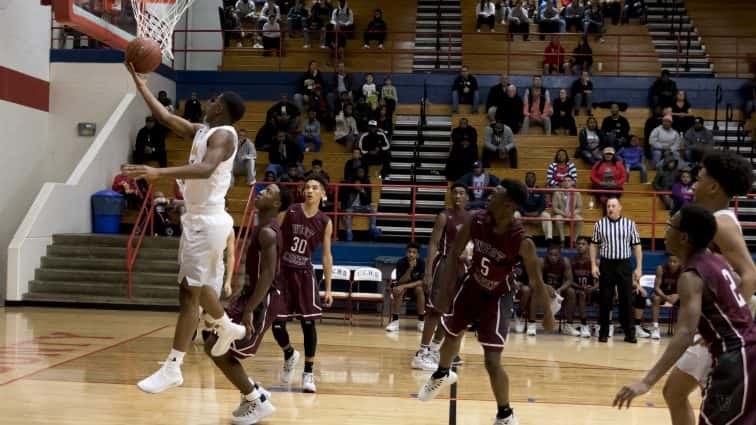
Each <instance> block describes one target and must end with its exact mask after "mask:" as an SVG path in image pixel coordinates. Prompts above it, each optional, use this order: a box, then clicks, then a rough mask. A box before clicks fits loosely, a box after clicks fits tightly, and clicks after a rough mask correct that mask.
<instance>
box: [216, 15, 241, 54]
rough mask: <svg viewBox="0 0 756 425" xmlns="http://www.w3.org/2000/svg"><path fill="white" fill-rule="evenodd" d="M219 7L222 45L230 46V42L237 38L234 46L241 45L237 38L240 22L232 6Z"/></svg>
mask: <svg viewBox="0 0 756 425" xmlns="http://www.w3.org/2000/svg"><path fill="white" fill-rule="evenodd" d="M218 9H220V15H221V29H222V30H223V47H231V42H232V41H233V40H237V42H236V47H242V43H241V40H239V35H240V34H239V30H241V24H240V22H239V18H237V17H236V13H234V8H233V7H226V8H221V7H219V8H218Z"/></svg>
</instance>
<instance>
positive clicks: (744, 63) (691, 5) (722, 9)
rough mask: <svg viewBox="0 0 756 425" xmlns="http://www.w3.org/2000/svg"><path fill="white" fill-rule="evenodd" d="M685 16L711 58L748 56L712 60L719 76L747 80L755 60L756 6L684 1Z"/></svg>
mask: <svg viewBox="0 0 756 425" xmlns="http://www.w3.org/2000/svg"><path fill="white" fill-rule="evenodd" d="M685 8H686V9H687V11H688V15H689V16H690V18H691V19H692V20H693V21H694V23H695V25H696V29H697V30H698V33H699V35H700V36H701V39H702V43H703V44H705V45H706V53H708V54H709V55H710V56H733V57H734V56H747V57H750V58H751V59H750V60H743V59H729V58H719V57H711V62H712V63H713V64H714V72H715V73H716V75H717V76H718V77H735V76H738V77H741V78H742V77H746V78H747V77H750V76H751V73H752V72H753V70H752V69H750V68H749V64H750V63H753V62H754V61H756V38H738V39H733V38H718V37H717V36H724V37H732V36H737V37H756V27H755V26H754V25H753V23H754V21H756V4H754V3H752V2H748V1H738V2H732V3H729V4H723V3H718V2H711V1H708V0H685Z"/></svg>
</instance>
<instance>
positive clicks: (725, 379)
mask: <svg viewBox="0 0 756 425" xmlns="http://www.w3.org/2000/svg"><path fill="white" fill-rule="evenodd" d="M755 406H756V345H752V346H747V347H743V348H741V349H740V350H736V351H728V352H726V353H722V354H721V355H720V356H719V357H718V358H717V359H716V360H714V367H713V369H712V371H711V375H709V380H708V384H707V385H706V388H705V390H704V399H703V402H702V403H701V418H700V422H699V423H702V424H729V425H753V424H756V407H755Z"/></svg>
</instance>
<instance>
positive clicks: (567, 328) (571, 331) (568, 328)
mask: <svg viewBox="0 0 756 425" xmlns="http://www.w3.org/2000/svg"><path fill="white" fill-rule="evenodd" d="M562 333H563V334H565V335H569V336H580V331H578V330H577V329H575V327H574V326H572V324H571V323H566V324H565V325H564V328H562Z"/></svg>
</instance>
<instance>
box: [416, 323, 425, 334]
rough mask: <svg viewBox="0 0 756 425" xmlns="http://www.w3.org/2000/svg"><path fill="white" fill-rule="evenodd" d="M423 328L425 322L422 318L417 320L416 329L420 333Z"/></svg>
mask: <svg viewBox="0 0 756 425" xmlns="http://www.w3.org/2000/svg"><path fill="white" fill-rule="evenodd" d="M423 330H425V322H424V321H422V320H418V321H417V331H418V332H420V333H422V332H423Z"/></svg>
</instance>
